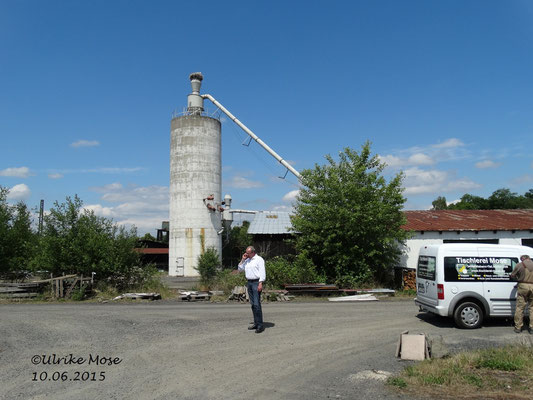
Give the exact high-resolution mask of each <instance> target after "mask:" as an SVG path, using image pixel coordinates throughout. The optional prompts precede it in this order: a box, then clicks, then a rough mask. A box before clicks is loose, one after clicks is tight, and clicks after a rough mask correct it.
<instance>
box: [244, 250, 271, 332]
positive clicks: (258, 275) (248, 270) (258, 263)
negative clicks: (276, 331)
mask: <svg viewBox="0 0 533 400" xmlns="http://www.w3.org/2000/svg"><path fill="white" fill-rule="evenodd" d="M241 271H244V273H245V275H246V279H247V280H248V284H247V288H248V296H249V297H250V304H251V305H252V313H253V314H254V324H253V325H252V326H250V327H248V329H249V330H253V329H255V333H261V332H263V331H264V330H265V327H264V326H263V312H262V310H261V292H262V291H263V282H264V281H265V279H266V272H265V260H263V258H262V257H261V256H258V255H257V253H256V252H255V249H254V248H253V247H252V246H248V247H247V248H246V252H245V253H244V254H243V255H242V259H241V262H240V263H239V272H241Z"/></svg>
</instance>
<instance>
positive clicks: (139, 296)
mask: <svg viewBox="0 0 533 400" xmlns="http://www.w3.org/2000/svg"><path fill="white" fill-rule="evenodd" d="M120 299H135V300H138V299H141V300H161V295H160V294H159V293H124V294H121V295H120V296H117V297H115V298H114V299H113V300H120Z"/></svg>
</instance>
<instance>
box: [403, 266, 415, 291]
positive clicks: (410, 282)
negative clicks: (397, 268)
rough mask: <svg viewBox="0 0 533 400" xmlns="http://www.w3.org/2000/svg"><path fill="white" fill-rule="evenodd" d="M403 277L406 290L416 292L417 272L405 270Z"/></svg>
mask: <svg viewBox="0 0 533 400" xmlns="http://www.w3.org/2000/svg"><path fill="white" fill-rule="evenodd" d="M402 275H403V276H402V284H403V288H404V290H408V289H411V290H416V271H415V270H414V269H405V270H403V274H402Z"/></svg>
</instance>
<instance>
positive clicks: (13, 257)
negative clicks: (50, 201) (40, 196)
mask: <svg viewBox="0 0 533 400" xmlns="http://www.w3.org/2000/svg"><path fill="white" fill-rule="evenodd" d="M8 193H9V190H8V189H7V188H4V187H2V186H0V275H2V276H3V277H5V278H8V279H14V278H18V277H19V276H22V275H23V273H24V272H25V271H28V270H29V268H30V263H31V259H32V257H33V255H34V252H35V249H36V239H37V238H36V234H35V232H34V231H33V230H32V228H31V223H32V220H31V214H30V211H29V210H28V207H27V206H26V204H25V203H23V202H19V203H17V204H16V205H10V204H8V202H7V195H8Z"/></svg>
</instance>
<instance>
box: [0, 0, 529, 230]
mask: <svg viewBox="0 0 533 400" xmlns="http://www.w3.org/2000/svg"><path fill="white" fill-rule="evenodd" d="M0 55H1V59H0V60H1V61H0V134H1V137H2V145H1V146H0V185H2V186H5V187H8V188H10V189H11V193H10V201H12V202H15V201H17V200H24V201H25V202H26V203H27V204H28V205H29V206H30V207H37V206H38V204H39V200H40V199H44V200H45V208H46V209H48V208H49V207H50V206H52V204H53V202H54V201H56V200H58V201H63V200H64V199H65V197H66V196H73V195H74V194H78V195H79V196H80V197H81V199H82V200H83V201H84V203H85V205H86V206H87V207H89V208H91V209H93V210H95V212H96V213H97V214H99V215H104V216H107V217H111V218H113V219H114V220H115V221H116V222H119V223H125V224H135V225H136V226H137V227H138V228H139V232H140V233H144V232H152V233H155V229H157V228H158V227H159V226H160V223H161V221H162V220H166V219H168V184H169V141H170V133H169V130H170V119H171V113H172V112H173V111H174V109H177V110H178V111H181V110H182V109H183V108H184V107H185V106H186V97H187V94H188V93H189V92H190V84H189V79H188V76H189V74H190V73H191V72H195V71H201V72H202V73H203V74H204V82H203V86H202V92H203V93H210V94H212V95H213V96H214V97H215V98H217V99H218V100H219V101H220V102H221V103H222V104H223V105H224V106H226V107H227V108H228V109H229V110H230V111H231V112H232V113H233V114H235V115H236V116H237V118H239V119H240V120H241V121H243V122H244V123H245V124H246V125H247V126H249V127H250V128H251V129H252V130H253V131H254V132H255V133H256V134H257V135H258V136H259V137H260V138H261V139H262V140H264V141H265V142H266V143H267V144H268V145H269V146H271V147H272V148H273V149H274V150H275V151H277V152H278V153H279V154H280V155H281V156H282V157H283V158H285V159H287V160H289V161H290V162H291V164H293V165H294V167H295V168H296V169H298V170H302V169H305V168H312V167H313V166H314V164H315V163H319V164H323V163H324V162H325V160H324V155H326V154H331V155H333V156H335V155H336V154H338V152H339V151H341V150H342V149H343V148H344V147H352V148H355V149H359V148H360V146H361V145H362V144H363V143H364V142H365V141H366V140H370V141H371V142H372V150H373V152H374V153H375V154H379V155H380V157H381V158H382V160H383V161H385V162H386V163H387V164H388V165H389V167H388V168H387V170H386V171H387V174H393V173H395V172H398V171H400V170H403V171H404V172H405V175H406V178H405V182H404V183H405V195H406V197H407V203H406V209H427V208H429V207H431V202H432V201H433V200H434V199H435V198H436V197H437V196H446V198H447V199H448V201H453V200H456V199H458V198H459V197H461V195H463V194H464V193H471V194H475V195H479V196H484V197H486V196H489V195H490V194H491V193H492V192H493V191H494V190H496V189H499V188H502V187H507V188H510V189H511V190H512V191H514V192H517V193H519V194H523V193H524V192H526V191H527V190H529V189H530V188H532V187H533V156H532V149H533V140H532V138H533V134H532V133H533V112H532V111H533V95H532V94H533V74H532V71H533V3H532V2H529V1H525V0H524V1H506V2H501V1H440V2H439V1H423V0H421V1H407V0H406V1H394V0H391V1H379V0H378V1H371V2H370V1H327V2H326V1H305V2H304V1H292V2H288V1H284V2H281V1H269V2H256V1H227V2H220V1H216V2H215V1H202V2H192V3H191V2H180V1H150V2H149V1H118V0H115V1H89V2H88V1H76V0H74V1H66V0H64V1H54V0H48V1H46V2H43V1H37V0H35V1H28V0H18V1H15V0H6V1H2V2H0ZM208 105H209V107H210V110H211V111H214V110H215V107H214V106H213V105H211V104H208ZM222 121H223V124H222V146H223V153H222V163H223V194H225V193H230V194H231V195H232V197H233V207H234V208H246V209H256V210H289V209H290V207H291V199H292V198H293V197H294V194H295V191H297V190H298V181H297V179H296V178H295V177H293V176H291V175H290V174H289V175H288V176H287V178H286V179H285V180H283V179H279V178H278V176H283V175H284V174H285V170H284V168H283V167H282V166H281V165H280V164H278V163H277V162H276V161H275V160H274V159H272V158H271V157H270V156H269V155H268V154H267V153H266V152H265V151H264V150H262V149H261V148H260V147H259V146H258V145H257V144H256V143H253V144H252V145H251V146H250V147H245V146H242V145H241V143H242V142H243V141H245V139H246V136H245V134H244V133H243V132H242V131H241V130H240V129H239V128H238V127H237V126H235V125H234V124H233V123H232V122H230V121H229V120H227V119H224V118H223V119H222Z"/></svg>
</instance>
